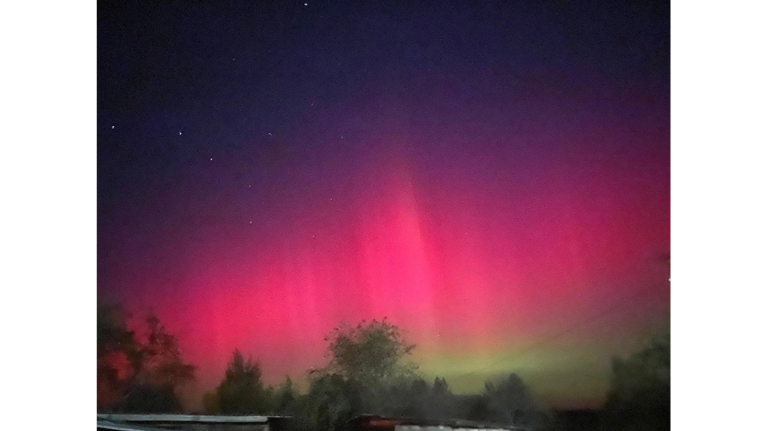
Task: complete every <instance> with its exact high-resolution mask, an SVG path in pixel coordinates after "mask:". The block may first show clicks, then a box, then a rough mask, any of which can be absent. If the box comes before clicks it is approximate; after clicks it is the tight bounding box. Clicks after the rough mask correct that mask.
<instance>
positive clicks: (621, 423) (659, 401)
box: [603, 335, 670, 430]
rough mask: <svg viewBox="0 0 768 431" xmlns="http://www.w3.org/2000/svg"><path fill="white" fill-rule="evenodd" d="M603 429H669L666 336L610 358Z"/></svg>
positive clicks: (668, 348)
mask: <svg viewBox="0 0 768 431" xmlns="http://www.w3.org/2000/svg"><path fill="white" fill-rule="evenodd" d="M603 426H604V428H605V429H612V430H613V429H615V430H668V429H670V342H669V336H668V335H664V336H657V337H654V338H653V339H652V340H651V341H650V342H649V343H648V344H647V345H646V346H645V347H644V348H643V349H642V350H640V351H639V352H637V353H635V354H633V355H632V356H630V357H629V358H627V359H623V360H622V359H619V358H616V359H614V360H613V370H612V376H611V386H610V389H609V391H608V396H607V399H606V404H605V413H604V418H603Z"/></svg>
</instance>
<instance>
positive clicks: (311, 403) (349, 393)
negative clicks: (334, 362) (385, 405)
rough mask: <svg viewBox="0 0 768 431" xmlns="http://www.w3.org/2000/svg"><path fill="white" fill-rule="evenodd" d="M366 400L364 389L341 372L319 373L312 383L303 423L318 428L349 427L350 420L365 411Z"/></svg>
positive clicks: (327, 430)
mask: <svg viewBox="0 0 768 431" xmlns="http://www.w3.org/2000/svg"><path fill="white" fill-rule="evenodd" d="M364 399H365V390H364V388H363V387H362V386H361V385H360V384H358V383H357V382H356V381H354V380H350V379H345V378H344V377H343V376H341V375H340V374H322V375H317V376H315V377H314V378H313V379H312V380H311V383H310V387H309V393H308V394H307V397H306V403H305V404H304V407H305V410H304V414H305V415H306V417H305V418H303V419H304V420H303V421H302V422H305V423H309V424H311V427H312V428H313V429H316V430H324V431H331V430H335V431H341V430H346V429H347V427H348V424H349V421H350V420H351V419H352V418H354V417H355V416H357V415H359V414H361V413H362V412H363V410H364V407H363V406H364ZM300 421H301V419H300Z"/></svg>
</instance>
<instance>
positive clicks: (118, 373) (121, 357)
mask: <svg viewBox="0 0 768 431" xmlns="http://www.w3.org/2000/svg"><path fill="white" fill-rule="evenodd" d="M127 317H128V316H127V314H126V313H125V311H124V310H123V309H122V308H121V307H119V306H112V305H100V306H99V307H98V310H97V323H96V340H97V341H96V343H97V347H96V351H97V364H98V365H97V367H98V370H97V371H98V373H97V383H98V386H97V387H98V392H97V402H98V404H97V408H98V409H99V410H101V411H126V412H144V413H153V412H177V411H181V408H182V406H181V402H180V401H179V399H178V397H177V395H176V388H177V387H178V386H179V385H182V384H184V383H186V382H189V381H191V380H193V379H194V370H195V368H194V366H192V365H190V364H187V363H185V362H184V360H183V358H182V355H181V352H180V350H179V346H178V342H177V340H176V337H174V336H173V335H171V334H169V333H168V332H167V331H166V329H165V327H164V326H163V324H162V323H161V322H160V319H159V318H158V317H157V316H155V315H154V314H152V313H149V314H148V315H147V316H146V318H145V319H144V322H143V323H144V325H145V326H146V330H147V335H146V338H145V339H140V338H139V337H138V336H137V335H136V333H135V331H133V330H129V329H128V326H127V324H126V319H127Z"/></svg>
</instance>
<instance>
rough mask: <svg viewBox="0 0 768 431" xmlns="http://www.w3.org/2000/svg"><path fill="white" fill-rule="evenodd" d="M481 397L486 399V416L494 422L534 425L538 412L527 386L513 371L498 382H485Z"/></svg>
mask: <svg viewBox="0 0 768 431" xmlns="http://www.w3.org/2000/svg"><path fill="white" fill-rule="evenodd" d="M483 398H485V400H486V401H487V406H488V412H487V414H488V418H489V419H490V420H492V421H494V422H499V423H504V424H512V425H534V424H535V422H536V421H537V417H538V416H539V413H540V412H539V410H540V409H539V407H538V406H537V404H536V402H535V401H534V399H533V396H532V395H531V392H530V390H529V389H528V386H527V385H526V384H525V382H523V379H521V378H520V376H518V375H517V374H514V373H512V374H510V375H509V376H508V377H507V378H506V379H503V380H501V381H498V382H493V381H487V382H485V392H484V394H483Z"/></svg>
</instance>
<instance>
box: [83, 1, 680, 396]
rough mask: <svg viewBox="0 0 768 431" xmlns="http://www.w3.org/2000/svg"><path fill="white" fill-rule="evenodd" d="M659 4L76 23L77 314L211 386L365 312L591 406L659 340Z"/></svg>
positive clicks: (101, 17) (305, 352)
mask: <svg viewBox="0 0 768 431" xmlns="http://www.w3.org/2000/svg"><path fill="white" fill-rule="evenodd" d="M669 37H670V36H669V5H668V2H667V3H666V4H665V3H660V4H656V3H654V2H647V1H625V2H590V1H572V2H571V1H558V2H538V1H537V2H503V1H467V2H459V1H443V2H434V3H432V2H383V1H382V2H365V1H349V2H346V1H338V0H334V1H331V0H326V1H311V0H310V1H307V2H306V3H305V2H304V1H298V2H288V1H280V2H266V1H265V2H242V3H240V2H227V1H215V2H213V1H212V2H202V1H185V2H181V1H176V2H170V1H164V2H145V3H144V4H140V3H138V2H114V3H112V2H99V3H98V46H97V50H98V71H97V73H98V89H97V92H98V130H97V142H98V299H99V301H100V302H120V303H122V304H124V305H125V306H126V307H127V308H128V309H129V310H131V311H133V312H135V313H136V314H141V313H143V312H144V311H146V310H148V309H152V310H154V311H155V312H157V314H158V315H159V317H160V318H161V320H162V321H163V322H164V323H165V324H166V326H167V327H168V329H169V331H170V332H172V333H174V334H176V335H177V336H178V338H179V341H180V344H181V347H182V349H183V352H184V355H185V358H186V359H187V360H188V361H190V362H192V363H194V364H195V365H196V366H198V374H197V376H198V380H197V382H196V383H195V384H196V387H195V389H194V390H193V391H192V392H193V393H195V394H199V393H200V392H201V391H203V390H207V389H211V388H212V387H214V386H215V385H216V384H217V383H218V381H219V380H220V379H221V378H222V376H223V371H224V367H225V365H226V362H227V360H228V359H229V356H230V354H231V352H232V351H233V350H234V349H235V348H240V349H241V350H242V351H244V352H245V353H246V354H250V355H253V357H254V358H257V359H258V360H259V361H260V363H261V364H262V368H263V372H264V376H265V380H266V381H267V382H268V383H273V384H274V383H278V382H279V381H281V380H282V379H283V378H284V376H285V375H286V374H288V375H291V376H292V377H294V378H296V379H299V380H301V379H302V376H303V374H302V373H303V372H304V371H306V370H307V369H309V368H310V367H313V366H314V367H320V366H323V365H324V364H325V362H326V360H325V359H324V358H323V354H324V348H325V344H324V341H323V337H324V335H326V334H327V333H328V332H329V331H330V330H331V329H332V328H333V327H334V326H335V325H336V324H337V323H339V322H340V321H342V320H346V321H348V322H350V323H356V322H358V321H360V320H362V319H372V318H383V317H385V316H386V318H387V320H388V321H390V322H392V323H394V324H396V325H398V326H400V327H401V328H402V329H403V331H404V332H405V335H406V337H407V338H408V339H409V340H410V341H412V342H414V343H416V344H417V346H418V347H417V349H416V352H415V359H416V360H417V361H418V362H419V363H420V365H421V371H422V372H423V373H424V375H425V376H426V377H427V378H428V379H429V378H431V377H434V375H436V374H438V375H440V376H444V377H446V378H447V381H448V383H449V384H450V385H451V387H452V388H453V390H454V391H455V392H459V393H461V392H464V393H469V392H473V391H474V392H476V391H479V390H480V389H481V388H482V387H483V381H484V380H485V379H487V378H489V377H492V376H495V375H498V374H499V373H503V372H511V371H515V372H518V373H519V374H520V375H521V376H522V377H523V378H524V379H525V380H526V382H528V383H529V384H530V385H531V386H532V388H533V390H534V392H536V393H537V394H538V395H539V396H540V397H541V398H542V399H543V400H545V401H547V402H549V403H551V404H552V405H554V406H596V405H598V404H599V403H600V402H602V399H603V396H604V394H605V390H606V388H607V384H608V377H609V372H610V358H611V356H612V355H617V354H619V355H623V354H626V353H628V352H630V351H632V350H634V349H636V348H637V347H638V346H639V345H640V343H641V342H642V341H643V340H644V339H645V337H647V336H648V335H649V334H651V333H653V332H654V331H656V330H658V329H659V328H663V327H664V326H665V325H666V324H667V323H668V320H669V247H670V241H669V227H670V204H669V200H670V192H669V188H670V184H669V182H670V178H669V176H670V157H669V149H670V148H669V140H670V138H669V134H670V111H669V103H670V97H669V88H670V86H669V80H670V73H669V68H670V61H669V42H670V40H669Z"/></svg>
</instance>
